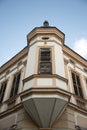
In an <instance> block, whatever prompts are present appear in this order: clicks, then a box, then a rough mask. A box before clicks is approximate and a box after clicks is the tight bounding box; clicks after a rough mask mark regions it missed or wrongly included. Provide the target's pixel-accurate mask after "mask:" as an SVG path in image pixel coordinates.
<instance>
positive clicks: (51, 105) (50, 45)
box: [21, 21, 70, 128]
mask: <svg viewBox="0 0 87 130" xmlns="http://www.w3.org/2000/svg"><path fill="white" fill-rule="evenodd" d="M64 38H65V35H64V33H62V32H61V31H60V30H59V29H57V28H56V27H51V26H49V23H48V22H47V21H45V22H44V24H43V26H42V27H36V28H34V29H33V30H32V31H31V32H30V33H29V34H28V35H27V44H28V46H29V51H28V57H27V68H26V74H25V79H24V80H23V83H24V88H23V89H24V91H23V92H22V93H21V98H22V102H23V105H24V108H25V110H26V111H27V112H28V113H29V115H30V116H31V118H32V120H33V121H34V122H35V123H36V124H37V125H38V127H39V128H52V125H53V124H54V123H55V121H56V120H57V119H58V118H60V116H61V115H62V113H63V112H64V110H65V108H66V106H67V104H68V101H69V99H70V93H68V91H67V82H68V80H67V79H66V78H65V72H64V60H63V54H62V46H63V43H64Z"/></svg>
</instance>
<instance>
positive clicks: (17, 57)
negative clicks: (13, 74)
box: [0, 46, 28, 74]
mask: <svg viewBox="0 0 87 130" xmlns="http://www.w3.org/2000/svg"><path fill="white" fill-rule="evenodd" d="M27 53H28V46H26V47H25V48H24V49H23V50H21V51H20V52H19V53H17V54H16V55H15V56H14V57H12V58H11V59H10V60H9V61H8V62H6V63H5V64H4V65H2V66H1V67H0V74H1V73H3V72H4V71H6V70H7V69H8V68H10V67H11V66H12V65H13V64H15V63H16V62H17V61H19V60H20V59H21V58H23V57H24V56H26V55H27Z"/></svg>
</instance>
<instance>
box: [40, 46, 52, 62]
mask: <svg viewBox="0 0 87 130" xmlns="http://www.w3.org/2000/svg"><path fill="white" fill-rule="evenodd" d="M50 60H51V57H50V49H49V48H42V49H41V55H40V61H50Z"/></svg>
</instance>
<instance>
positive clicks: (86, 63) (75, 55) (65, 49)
mask: <svg viewBox="0 0 87 130" xmlns="http://www.w3.org/2000/svg"><path fill="white" fill-rule="evenodd" d="M63 52H64V53H65V54H66V55H68V56H70V57H72V58H73V59H74V60H75V61H77V62H79V63H80V64H82V65H83V66H84V67H87V60H86V59H84V58H83V57H81V56H80V55H79V54H78V53H76V52H75V51H73V50H72V49H71V48H69V47H67V46H66V45H64V46H63Z"/></svg>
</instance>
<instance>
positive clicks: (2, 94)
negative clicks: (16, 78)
mask: <svg viewBox="0 0 87 130" xmlns="http://www.w3.org/2000/svg"><path fill="white" fill-rule="evenodd" d="M6 85H7V82H5V83H4V84H2V86H1V89H0V103H1V102H2V101H3V98H4V94H5V90H6Z"/></svg>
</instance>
